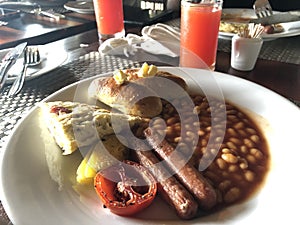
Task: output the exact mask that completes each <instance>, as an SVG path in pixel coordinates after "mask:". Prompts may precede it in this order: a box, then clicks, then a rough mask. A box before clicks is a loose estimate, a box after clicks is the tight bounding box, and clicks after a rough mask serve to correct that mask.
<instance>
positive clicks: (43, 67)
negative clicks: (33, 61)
mask: <svg viewBox="0 0 300 225" xmlns="http://www.w3.org/2000/svg"><path fill="white" fill-rule="evenodd" d="M37 47H38V49H39V51H40V56H41V63H40V64H38V65H36V66H29V67H27V75H26V78H25V79H26V80H30V79H33V78H36V77H38V76H41V75H43V74H45V73H47V72H50V71H51V70H54V69H55V68H57V67H59V66H60V65H62V64H63V63H64V62H65V61H66V59H67V57H68V54H67V52H65V51H59V50H57V48H52V49H49V48H46V47H45V46H43V45H38V46H37ZM8 51H9V49H4V50H1V51H0V58H3V57H4V55H5V54H6V53H7V52H8ZM22 67H23V56H21V57H20V58H19V59H18V60H17V62H16V63H15V65H13V67H12V68H11V69H10V70H9V72H8V77H7V80H6V82H7V83H12V82H13V81H14V80H15V79H16V77H17V76H18V75H19V74H20V72H21V71H22Z"/></svg>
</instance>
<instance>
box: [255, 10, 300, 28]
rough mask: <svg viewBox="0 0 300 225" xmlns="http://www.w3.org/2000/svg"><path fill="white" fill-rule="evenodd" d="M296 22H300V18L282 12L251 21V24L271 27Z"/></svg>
mask: <svg viewBox="0 0 300 225" xmlns="http://www.w3.org/2000/svg"><path fill="white" fill-rule="evenodd" d="M294 21H300V16H299V15H295V14H292V13H290V12H282V13H275V14H273V15H271V16H267V17H262V18H258V19H251V20H250V23H257V24H263V25H271V24H278V23H287V22H294Z"/></svg>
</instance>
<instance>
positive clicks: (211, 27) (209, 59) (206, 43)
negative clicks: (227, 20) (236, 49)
mask: <svg viewBox="0 0 300 225" xmlns="http://www.w3.org/2000/svg"><path fill="white" fill-rule="evenodd" d="M222 5H223V1H222V0H202V1H193V0H182V1H181V25H180V26H181V42H180V65H181V66H183V67H195V68H203V63H205V64H206V66H205V68H209V69H211V70H214V69H215V64H216V55H217V46H218V33H219V26H220V20H221V14H222ZM199 62H202V63H199Z"/></svg>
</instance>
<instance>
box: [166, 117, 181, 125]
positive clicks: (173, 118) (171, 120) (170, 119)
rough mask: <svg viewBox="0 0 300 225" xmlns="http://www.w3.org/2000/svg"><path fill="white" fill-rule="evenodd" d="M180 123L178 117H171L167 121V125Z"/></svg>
mask: <svg viewBox="0 0 300 225" xmlns="http://www.w3.org/2000/svg"><path fill="white" fill-rule="evenodd" d="M177 122H178V119H177V118H176V117H170V118H169V119H167V125H172V124H175V123H177Z"/></svg>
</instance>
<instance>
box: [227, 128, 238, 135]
mask: <svg viewBox="0 0 300 225" xmlns="http://www.w3.org/2000/svg"><path fill="white" fill-rule="evenodd" d="M227 133H228V134H229V136H231V137H237V136H238V133H237V132H236V131H235V129H233V128H231V127H229V128H228V129H227Z"/></svg>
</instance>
